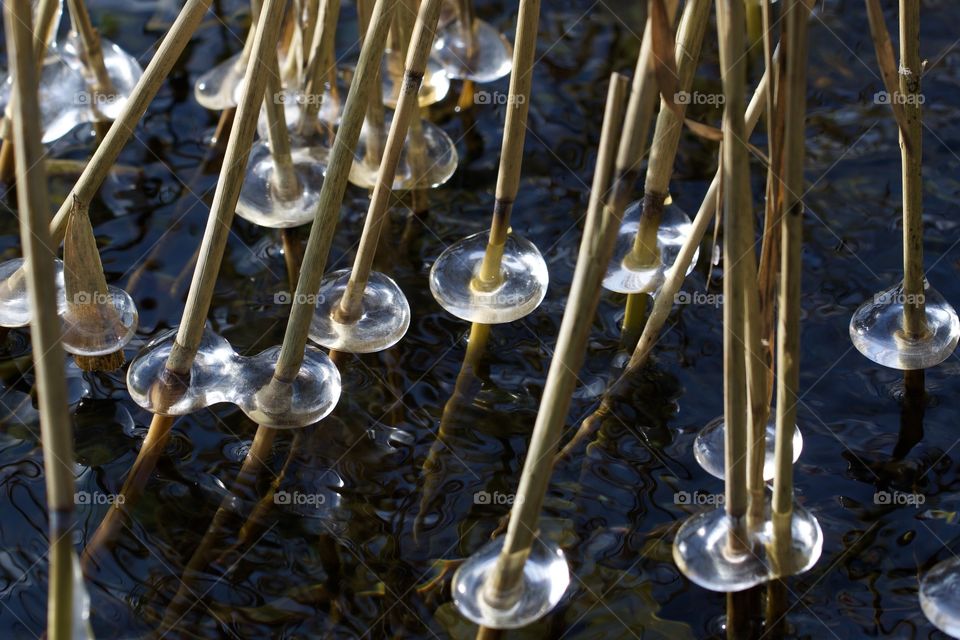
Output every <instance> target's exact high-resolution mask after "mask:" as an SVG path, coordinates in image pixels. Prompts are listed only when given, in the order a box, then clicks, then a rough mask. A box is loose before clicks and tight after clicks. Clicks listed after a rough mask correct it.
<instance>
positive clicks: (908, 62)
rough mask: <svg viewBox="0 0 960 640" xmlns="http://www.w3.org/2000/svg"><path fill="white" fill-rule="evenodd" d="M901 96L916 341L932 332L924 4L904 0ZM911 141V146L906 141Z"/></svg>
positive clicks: (908, 281) (907, 287)
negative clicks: (927, 290)
mask: <svg viewBox="0 0 960 640" xmlns="http://www.w3.org/2000/svg"><path fill="white" fill-rule="evenodd" d="M899 74H900V94H899V95H900V96H902V97H903V98H904V100H903V101H904V105H903V110H904V113H905V116H906V129H907V133H906V135H904V134H903V133H901V136H900V165H901V176H902V182H903V292H904V294H905V300H906V304H904V305H903V332H904V334H906V337H907V338H911V339H916V338H921V337H924V336H926V335H927V334H928V333H929V329H928V328H927V315H926V308H925V305H924V299H923V296H924V287H923V279H924V275H923V179H922V175H921V174H922V169H923V151H922V149H923V135H922V134H923V121H922V117H923V116H922V113H921V106H920V104H921V98H922V96H921V94H920V79H921V76H922V74H923V66H922V63H921V60H920V3H919V2H917V1H916V0H900V67H899ZM907 137H908V138H909V139H910V141H911V144H910V145H909V146H908V145H907V144H906V143H905V139H906V138H907Z"/></svg>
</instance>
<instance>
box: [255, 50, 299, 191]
mask: <svg viewBox="0 0 960 640" xmlns="http://www.w3.org/2000/svg"><path fill="white" fill-rule="evenodd" d="M263 108H264V111H266V114H267V140H268V142H269V145H268V146H269V147H270V159H271V160H272V161H273V173H272V174H271V176H270V188H271V189H272V190H273V195H274V196H276V197H277V198H278V199H280V200H292V199H293V198H295V197H296V196H297V194H298V193H299V192H300V181H299V180H298V179H297V172H296V170H295V169H294V168H293V156H292V155H291V153H290V133H289V132H288V131H287V119H286V114H285V113H284V106H283V85H282V84H281V82H280V66H279V65H278V64H277V56H272V57H271V64H270V67H269V72H268V73H267V84H266V89H265V91H264V95H263Z"/></svg>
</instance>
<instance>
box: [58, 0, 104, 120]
mask: <svg viewBox="0 0 960 640" xmlns="http://www.w3.org/2000/svg"><path fill="white" fill-rule="evenodd" d="M67 8H68V9H69V11H70V23H71V24H72V25H73V31H74V32H75V33H76V34H77V36H78V37H79V39H80V59H81V61H82V62H83V65H84V68H85V69H86V70H87V74H88V78H90V79H91V80H92V81H93V82H92V83H91V84H90V94H91V95H92V96H93V111H94V113H95V114H97V116H98V118H101V119H102V118H103V116H102V114H101V113H100V110H99V108H98V105H99V104H100V102H99V99H102V98H106V97H109V96H112V95H113V94H114V93H115V90H114V87H113V80H111V79H110V74H109V73H107V67H106V65H105V64H104V62H103V48H102V47H101V46H100V34H98V33H97V30H96V29H95V28H94V27H93V23H92V22H91V20H90V14H89V13H88V12H87V6H86V4H85V3H84V0H67Z"/></svg>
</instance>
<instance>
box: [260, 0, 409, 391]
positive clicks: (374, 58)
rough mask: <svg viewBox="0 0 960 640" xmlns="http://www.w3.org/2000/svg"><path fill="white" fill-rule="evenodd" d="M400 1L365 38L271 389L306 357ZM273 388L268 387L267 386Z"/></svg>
mask: <svg viewBox="0 0 960 640" xmlns="http://www.w3.org/2000/svg"><path fill="white" fill-rule="evenodd" d="M395 4H396V0H377V1H376V3H375V4H374V7H373V13H372V16H371V19H370V27H369V29H368V30H367V33H366V35H365V37H364V43H363V47H362V48H361V50H360V58H359V60H358V61H357V70H356V73H355V74H354V77H353V82H352V83H351V85H350V91H349V92H348V93H347V102H346V104H345V105H344V109H343V116H342V117H341V120H340V127H339V128H338V130H337V136H336V138H335V139H334V143H333V149H332V150H331V154H330V163H329V165H328V167H327V173H326V176H325V177H324V180H323V186H322V187H321V189H320V201H319V203H318V205H317V210H316V216H315V218H314V222H313V225H312V226H311V227H310V237H309V238H308V239H307V248H306V250H305V252H304V258H303V267H302V268H301V271H300V279H299V280H298V281H297V291H296V295H295V296H294V303H293V305H292V307H291V309H290V319H289V320H288V322H287V330H286V332H285V333H284V336H283V344H282V345H281V347H280V355H279V357H278V359H277V365H276V370H275V371H274V376H273V382H274V383H278V384H274V385H273V387H272V388H273V389H275V390H277V392H279V393H283V391H282V387H283V385H285V384H286V383H288V382H289V381H291V380H293V379H294V378H295V377H296V375H297V373H298V372H299V370H300V365H301V363H302V362H303V354H304V349H305V347H306V344H307V335H308V333H309V330H310V322H311V320H312V319H313V313H314V309H315V305H314V304H311V303H309V302H307V301H308V300H312V298H313V296H315V295H316V293H317V291H318V290H319V289H320V281H321V280H322V279H323V272H324V268H325V266H326V262H327V257H328V255H329V253H330V245H331V243H332V242H333V234H334V232H335V231H336V228H337V222H338V221H339V218H340V207H341V205H342V203H343V196H344V193H345V191H346V188H347V178H348V176H349V174H350V166H351V164H352V163H353V150H354V148H355V147H356V144H357V140H358V138H359V137H360V128H361V126H362V125H363V117H364V111H365V109H366V107H367V105H368V104H369V101H370V95H371V93H373V90H374V86H373V85H374V84H375V83H376V84H379V74H378V73H377V72H378V71H379V69H380V61H381V60H382V58H383V51H384V47H385V45H386V39H387V32H388V31H389V29H390V15H391V12H392V11H393V9H394V6H395ZM264 392H266V393H270V392H271V391H270V390H264Z"/></svg>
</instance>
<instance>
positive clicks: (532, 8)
mask: <svg viewBox="0 0 960 640" xmlns="http://www.w3.org/2000/svg"><path fill="white" fill-rule="evenodd" d="M461 5H462V6H461ZM461 5H458V6H460V8H461V11H466V10H467V5H470V7H472V4H471V2H470V0H464V1H463V2H462V3H461ZM471 10H472V9H471ZM464 15H471V16H472V14H463V13H461V18H463V16H464ZM471 19H472V17H471ZM539 22H540V0H521V2H520V9H519V13H518V16H517V35H516V43H515V45H514V47H513V65H512V67H511V71H510V89H509V94H508V98H507V115H506V120H505V121H504V125H503V141H502V143H501V146H500V167H499V172H498V174H497V190H496V196H495V198H496V199H495V200H494V203H493V219H492V221H491V223H490V237H489V239H488V240H487V249H486V251H485V252H484V254H483V262H482V263H481V264H480V270H479V271H478V273H477V274H476V277H475V278H474V281H473V282H472V283H471V285H472V286H473V287H474V288H475V289H477V290H480V291H492V290H494V289H496V288H497V287H498V286H500V284H501V282H502V279H503V276H502V274H501V269H500V264H501V260H502V259H503V250H504V245H505V243H506V241H507V234H509V232H510V214H511V213H512V211H513V203H514V200H516V197H517V191H518V190H519V188H520V168H521V166H522V164H523V143H524V141H525V139H526V133H527V113H528V112H529V110H530V88H531V86H532V84H533V65H534V56H535V54H536V48H537V27H538V25H539Z"/></svg>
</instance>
